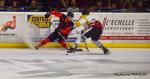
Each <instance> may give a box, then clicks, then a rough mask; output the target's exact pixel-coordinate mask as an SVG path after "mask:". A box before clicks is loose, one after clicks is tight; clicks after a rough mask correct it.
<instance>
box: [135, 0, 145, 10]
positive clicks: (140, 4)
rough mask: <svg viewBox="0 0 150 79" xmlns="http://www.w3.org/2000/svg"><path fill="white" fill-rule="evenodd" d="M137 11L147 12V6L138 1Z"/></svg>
mask: <svg viewBox="0 0 150 79" xmlns="http://www.w3.org/2000/svg"><path fill="white" fill-rule="evenodd" d="M136 5H137V6H136V11H137V12H144V11H145V6H144V3H143V2H142V1H138V2H137V4H136Z"/></svg>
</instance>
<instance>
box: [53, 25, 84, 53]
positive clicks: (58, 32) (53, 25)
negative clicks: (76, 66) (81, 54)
mask: <svg viewBox="0 0 150 79" xmlns="http://www.w3.org/2000/svg"><path fill="white" fill-rule="evenodd" d="M51 25H52V26H53V27H54V28H55V29H56V27H55V25H54V24H53V23H51ZM58 34H59V35H60V36H61V37H62V38H63V40H64V41H65V42H66V44H67V45H68V46H69V47H70V48H72V46H71V45H70V44H69V43H67V41H66V39H65V38H64V36H62V34H61V33H60V32H58ZM75 51H83V50H82V49H76V50H75Z"/></svg>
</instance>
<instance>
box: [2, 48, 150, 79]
mask: <svg viewBox="0 0 150 79" xmlns="http://www.w3.org/2000/svg"><path fill="white" fill-rule="evenodd" d="M110 51H111V52H112V53H111V54H110V55H103V52H102V51H101V50H100V49H94V48H93V49H90V52H86V50H85V49H84V52H76V53H75V54H74V53H73V54H69V55H65V54H66V51H65V50H64V49H61V48H57V49H56V48H55V49H53V48H49V49H48V48H47V49H46V48H43V49H39V50H32V49H8V48H7V49H6V48H5V49H4V48H3V49H2V48H1V49H0V79H150V49H148V48H147V49H146V48H145V49H144V48H130V49H129V48H110Z"/></svg>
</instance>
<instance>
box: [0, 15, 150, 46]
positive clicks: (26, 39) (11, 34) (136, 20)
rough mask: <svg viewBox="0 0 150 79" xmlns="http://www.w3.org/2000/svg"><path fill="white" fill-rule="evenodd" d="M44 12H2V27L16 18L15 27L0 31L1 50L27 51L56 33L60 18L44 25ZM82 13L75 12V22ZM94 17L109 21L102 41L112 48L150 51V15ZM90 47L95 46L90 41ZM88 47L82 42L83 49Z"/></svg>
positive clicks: (73, 37)
mask: <svg viewBox="0 0 150 79" xmlns="http://www.w3.org/2000/svg"><path fill="white" fill-rule="evenodd" d="M44 14H45V13H44V12H36V13H34V12H0V27H2V26H3V25H4V24H5V23H7V22H9V21H12V19H13V17H16V19H15V20H16V21H15V24H16V27H15V28H14V29H8V30H7V31H5V32H3V31H1V32H0V38H1V39H0V47H4V48H5V47H10V48H26V47H29V45H35V44H37V43H38V42H39V41H40V40H42V39H44V38H45V37H47V36H48V35H49V34H50V33H52V32H53V31H54V27H53V26H52V24H51V23H53V24H54V25H56V26H57V25H58V24H59V20H58V18H56V17H54V16H50V17H49V19H48V20H49V22H45V17H44V16H43V15H44ZM80 15H81V14H80V13H75V18H74V21H75V20H78V19H79V16H80ZM91 17H93V18H96V19H98V20H100V21H101V22H103V19H104V17H106V18H107V22H106V26H105V27H104V31H103V34H102V37H101V38H100V41H101V42H102V43H103V44H104V45H105V46H107V47H110V48H124V47H125V48H150V41H149V40H150V13H91ZM82 28H83V27H80V28H76V29H74V30H73V31H72V33H70V35H69V38H68V40H67V41H68V42H69V43H70V42H71V43H70V44H71V45H72V42H74V41H75V40H76V38H77V37H78V36H79V35H80V34H79V30H81V29H82ZM87 43H88V47H91V48H93V47H96V46H95V45H93V44H92V42H91V41H90V39H88V40H87ZM84 46H85V44H84V43H81V44H80V47H84ZM44 47H54V48H55V47H56V48H57V47H61V46H60V45H59V44H58V43H49V44H47V45H46V46H44Z"/></svg>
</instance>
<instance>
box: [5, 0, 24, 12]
mask: <svg viewBox="0 0 150 79" xmlns="http://www.w3.org/2000/svg"><path fill="white" fill-rule="evenodd" d="M6 10H7V11H23V10H24V8H23V7H20V5H19V2H18V1H16V0H13V1H12V4H11V6H9V7H8V8H7V9H6Z"/></svg>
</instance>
